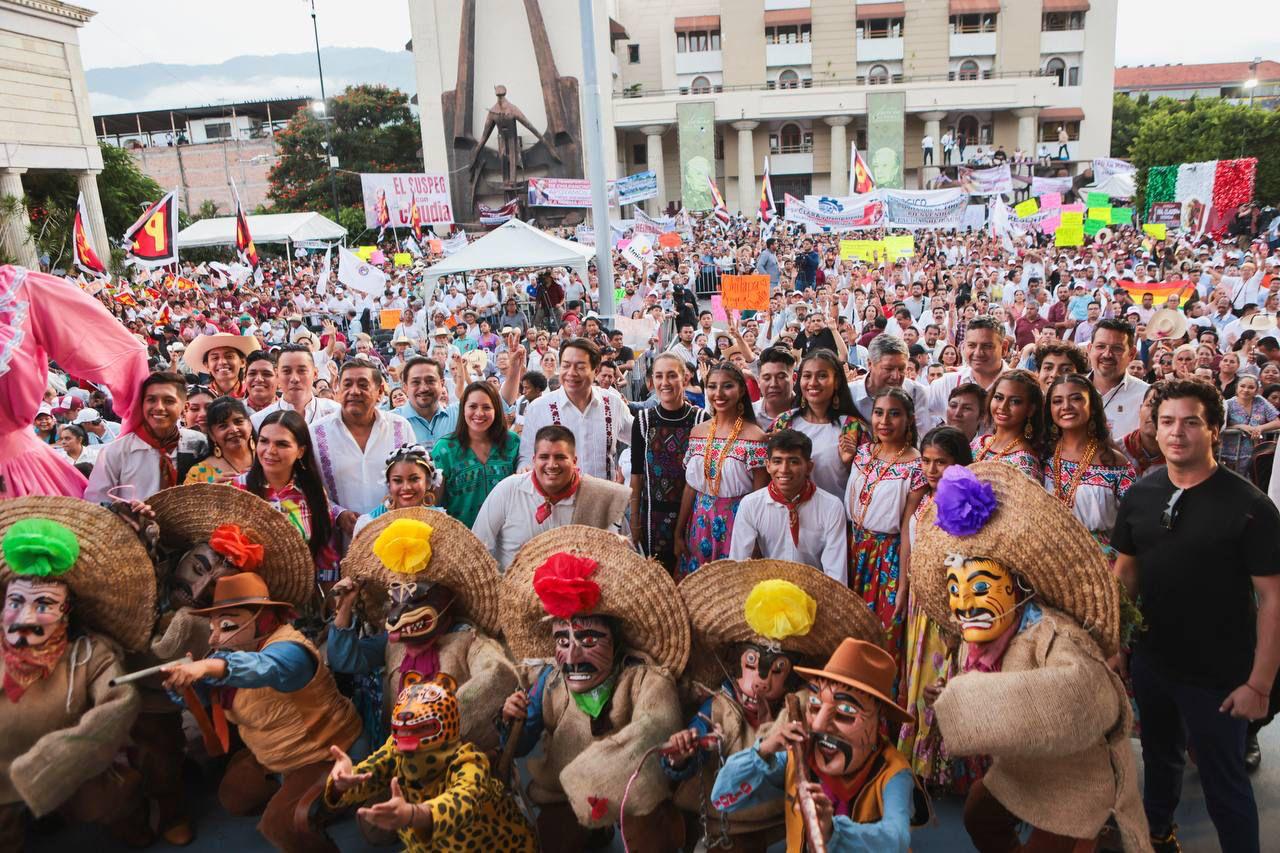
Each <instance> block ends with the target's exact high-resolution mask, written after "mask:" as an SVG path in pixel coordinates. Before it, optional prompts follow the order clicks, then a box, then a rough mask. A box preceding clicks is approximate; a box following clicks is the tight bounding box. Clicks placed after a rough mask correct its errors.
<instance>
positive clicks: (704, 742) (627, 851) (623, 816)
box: [618, 735, 720, 853]
mask: <svg viewBox="0 0 1280 853" xmlns="http://www.w3.org/2000/svg"><path fill="white" fill-rule="evenodd" d="M719 745H720V736H719V735H706V736H704V737H701V738H698V748H699V749H713V748H714V749H719ZM665 749H666V744H659V745H658V746H651V747H649V749H648V750H646V751H645V754H644V755H642V756H640V763H639V764H637V765H636V769H635V770H633V771H632V772H631V776H630V778H628V779H627V785H626V787H625V788H623V789H622V802H621V803H619V804H618V830H619V831H620V832H621V833H622V849H623V853H631V847H630V845H628V844H627V797H628V796H630V794H631V786H632V785H634V784H635V781H636V779H637V778H639V776H640V771H641V770H643V769H644V763H645V762H646V761H648V760H649V756H651V755H653V754H655V753H659V752H663V751H664V750H665Z"/></svg>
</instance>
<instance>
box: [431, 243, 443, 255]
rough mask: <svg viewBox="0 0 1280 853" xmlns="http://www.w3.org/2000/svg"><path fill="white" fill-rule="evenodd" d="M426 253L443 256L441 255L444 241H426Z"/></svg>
mask: <svg viewBox="0 0 1280 853" xmlns="http://www.w3.org/2000/svg"><path fill="white" fill-rule="evenodd" d="M427 251H429V252H431V253H432V254H433V255H440V254H443V253H444V241H443V240H428V241H427Z"/></svg>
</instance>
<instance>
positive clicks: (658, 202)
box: [640, 124, 667, 216]
mask: <svg viewBox="0 0 1280 853" xmlns="http://www.w3.org/2000/svg"><path fill="white" fill-rule="evenodd" d="M640 132H641V133H643V134H644V137H645V139H644V145H645V148H644V153H645V159H646V160H648V161H649V171H651V172H653V174H654V175H655V176H657V179H658V196H657V198H653V199H650V200H649V215H650V216H661V215H662V212H663V211H664V210H666V209H667V176H666V170H665V169H664V168H663V161H662V157H663V153H662V134H664V133H666V132H667V126H666V125H665V124H646V125H645V126H644V127H642V128H640Z"/></svg>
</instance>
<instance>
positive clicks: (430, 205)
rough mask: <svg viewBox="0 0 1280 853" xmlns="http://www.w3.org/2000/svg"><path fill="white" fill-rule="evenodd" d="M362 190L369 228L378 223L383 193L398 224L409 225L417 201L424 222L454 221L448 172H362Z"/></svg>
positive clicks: (437, 223) (397, 226)
mask: <svg viewBox="0 0 1280 853" xmlns="http://www.w3.org/2000/svg"><path fill="white" fill-rule="evenodd" d="M360 192H361V194H362V195H363V196H364V224H365V227H367V228H377V227H378V219H377V211H378V207H379V202H380V199H379V196H380V195H381V196H383V197H385V198H386V201H387V209H388V210H389V211H390V212H391V225H392V227H394V228H408V227H409V208H410V205H411V204H412V203H413V202H415V201H416V202H417V204H418V212H419V213H420V214H421V216H422V224H423V225H448V224H450V223H451V222H453V203H452V201H451V200H450V199H449V178H448V176H447V175H444V174H427V175H414V174H405V173H398V174H385V175H384V174H370V173H362V174H361V175H360Z"/></svg>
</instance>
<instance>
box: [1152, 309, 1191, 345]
mask: <svg viewBox="0 0 1280 853" xmlns="http://www.w3.org/2000/svg"><path fill="white" fill-rule="evenodd" d="M1188 322H1189V321H1188V320H1187V315H1186V314H1183V313H1182V312H1181V311H1174V310H1173V309H1172V308H1161V309H1160V310H1159V311H1157V312H1155V313H1154V314H1152V315H1151V319H1150V320H1148V321H1147V340H1149V341H1176V340H1181V339H1182V336H1183V335H1185V334H1186V333H1187V326H1188Z"/></svg>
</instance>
